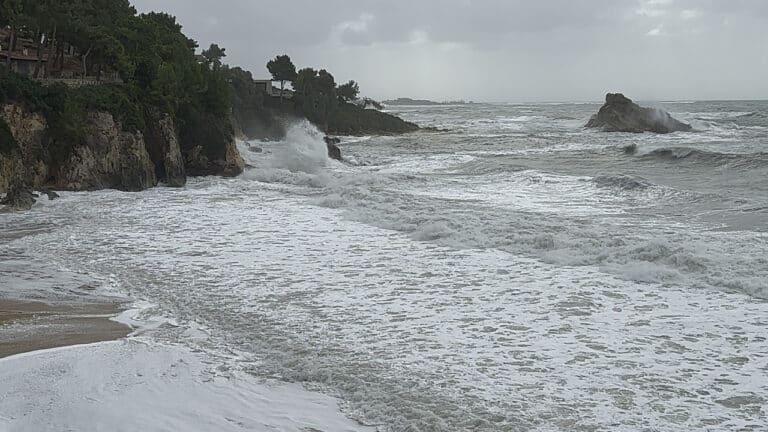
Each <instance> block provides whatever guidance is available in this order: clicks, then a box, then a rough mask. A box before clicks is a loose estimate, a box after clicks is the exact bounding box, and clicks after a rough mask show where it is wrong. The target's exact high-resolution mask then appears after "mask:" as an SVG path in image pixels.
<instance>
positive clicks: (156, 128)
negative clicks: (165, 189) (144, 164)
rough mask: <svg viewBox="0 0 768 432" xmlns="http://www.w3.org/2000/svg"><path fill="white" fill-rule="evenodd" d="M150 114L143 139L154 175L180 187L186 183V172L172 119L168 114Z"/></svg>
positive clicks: (169, 184) (162, 180) (170, 184)
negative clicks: (150, 117) (152, 165)
mask: <svg viewBox="0 0 768 432" xmlns="http://www.w3.org/2000/svg"><path fill="white" fill-rule="evenodd" d="M151 116H152V121H150V123H149V124H148V125H147V132H146V136H145V140H146V144H147V150H148V151H149V156H150V158H151V159H152V162H153V163H154V165H155V176H156V177H157V180H158V181H161V182H164V183H165V184H166V185H168V186H171V187H182V186H184V185H185V184H187V173H186V169H185V168H184V157H183V156H182V153H181V145H180V143H179V135H178V133H177V132H176V126H175V125H174V123H173V119H172V118H171V116H170V115H168V114H163V115H160V114H158V113H152V114H151Z"/></svg>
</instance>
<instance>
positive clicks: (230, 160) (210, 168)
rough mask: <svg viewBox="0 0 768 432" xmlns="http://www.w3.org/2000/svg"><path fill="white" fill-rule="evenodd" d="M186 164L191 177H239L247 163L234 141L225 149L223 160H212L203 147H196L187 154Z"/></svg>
mask: <svg viewBox="0 0 768 432" xmlns="http://www.w3.org/2000/svg"><path fill="white" fill-rule="evenodd" d="M185 162H186V167H187V171H188V172H189V173H190V174H191V175H220V176H223V177H237V176H238V175H240V174H242V173H243V171H244V170H245V161H244V160H243V157H242V156H240V151H239V150H238V149H237V144H236V143H235V140H234V139H233V140H231V141H230V142H229V143H227V145H226V147H225V148H224V156H223V158H218V159H211V158H209V157H208V156H207V155H206V154H205V149H203V147H202V146H196V147H193V148H192V149H191V150H190V151H189V152H187V155H186V161H185Z"/></svg>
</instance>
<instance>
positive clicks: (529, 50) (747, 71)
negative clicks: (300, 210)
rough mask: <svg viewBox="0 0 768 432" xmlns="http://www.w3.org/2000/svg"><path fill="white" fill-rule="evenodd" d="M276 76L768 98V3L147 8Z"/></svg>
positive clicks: (502, 89)
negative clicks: (301, 73)
mask: <svg viewBox="0 0 768 432" xmlns="http://www.w3.org/2000/svg"><path fill="white" fill-rule="evenodd" d="M135 3H136V5H137V8H138V9H139V10H149V9H154V10H157V9H160V10H164V11H167V12H169V13H171V14H174V15H176V16H177V17H178V18H179V21H180V22H181V23H182V24H183V25H184V27H185V30H186V31H187V32H188V34H189V35H190V36H191V37H193V38H195V39H197V40H198V41H199V42H200V43H201V45H207V44H209V43H211V42H216V43H220V44H221V45H223V46H225V47H226V48H227V53H228V57H227V61H229V62H230V63H233V64H240V65H243V66H244V67H247V68H250V69H252V70H253V71H254V74H255V75H257V76H259V75H262V76H265V75H266V70H265V68H264V64H265V63H266V61H267V60H268V59H269V58H271V57H273V56H274V55H276V54H280V53H288V54H289V55H291V56H292V58H293V59H294V61H295V62H296V63H297V65H299V66H314V67H323V68H327V69H329V70H331V71H332V72H333V73H334V74H335V75H336V77H337V80H338V81H343V80H348V79H355V80H358V81H359V82H360V83H361V87H362V89H363V91H364V93H366V94H368V95H371V96H374V97H394V96H413V97H428V98H435V99H453V98H465V99H478V100H555V99H579V100H585V99H588V100H594V99H599V98H600V97H601V95H602V93H604V92H605V91H608V90H620V91H626V92H628V93H631V94H632V95H633V96H635V97H637V98H648V99H650V98H659V99H673V98H680V99H692V98H744V97H768V83H766V80H765V79H764V77H765V76H766V75H768V53H766V50H765V46H767V45H766V44H768V32H766V31H765V30H764V29H765V28H766V24H767V23H766V21H768V2H766V1H763V0H729V1H720V0H542V1H527V0H409V1H405V0H389V1H384V0H323V1H317V0H295V1H291V2H284V3H278V2H266V1H252V0H222V1H219V2H210V1H202V0H153V1H150V0H135Z"/></svg>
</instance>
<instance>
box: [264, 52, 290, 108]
mask: <svg viewBox="0 0 768 432" xmlns="http://www.w3.org/2000/svg"><path fill="white" fill-rule="evenodd" d="M267 70H269V73H271V74H272V78H273V79H274V80H276V81H280V103H281V104H282V103H283V92H284V91H285V82H286V81H290V82H293V81H295V80H296V78H297V74H296V66H294V64H293V62H292V61H291V58H290V57H288V56H287V55H286V54H283V55H279V56H277V57H275V58H274V59H273V60H270V61H269V62H267Z"/></svg>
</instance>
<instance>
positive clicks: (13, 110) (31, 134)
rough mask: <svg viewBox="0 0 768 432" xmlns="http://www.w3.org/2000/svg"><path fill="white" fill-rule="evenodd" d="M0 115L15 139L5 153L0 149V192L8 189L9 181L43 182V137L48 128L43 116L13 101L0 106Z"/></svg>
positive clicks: (45, 167)
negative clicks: (13, 144)
mask: <svg viewBox="0 0 768 432" xmlns="http://www.w3.org/2000/svg"><path fill="white" fill-rule="evenodd" d="M0 118H2V120H3V121H4V122H5V123H6V124H7V125H8V129H9V130H10V132H11V135H13V138H14V140H15V146H14V147H13V148H12V149H11V150H10V151H9V152H8V153H2V152H0V191H6V190H9V189H10V187H11V184H12V183H19V182H23V183H26V184H28V185H29V186H30V187H37V186H40V185H42V184H43V183H44V182H45V180H46V178H47V177H48V171H49V168H48V165H47V164H46V163H45V162H44V159H45V158H46V154H47V151H46V150H45V146H44V145H43V139H44V137H45V131H46V128H47V127H48V125H47V123H46V121H45V119H44V118H43V116H42V115H40V114H37V113H30V112H28V111H27V110H25V109H24V108H22V107H21V106H19V105H16V104H7V105H3V106H2V107H0Z"/></svg>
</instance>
